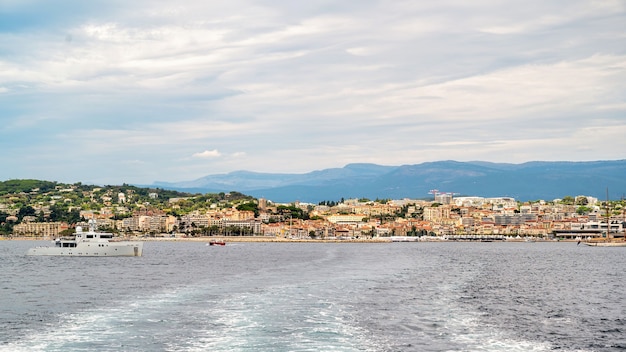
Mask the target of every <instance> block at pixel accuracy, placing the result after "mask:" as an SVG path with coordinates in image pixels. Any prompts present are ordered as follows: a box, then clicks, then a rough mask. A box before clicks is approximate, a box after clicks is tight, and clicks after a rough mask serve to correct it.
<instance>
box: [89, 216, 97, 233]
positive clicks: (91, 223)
mask: <svg viewBox="0 0 626 352" xmlns="http://www.w3.org/2000/svg"><path fill="white" fill-rule="evenodd" d="M89 232H96V220H94V219H89Z"/></svg>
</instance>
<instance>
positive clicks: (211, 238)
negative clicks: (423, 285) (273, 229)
mask: <svg viewBox="0 0 626 352" xmlns="http://www.w3.org/2000/svg"><path fill="white" fill-rule="evenodd" d="M115 239H116V240H118V241H119V240H124V241H126V240H128V241H143V242H207V243H208V242H212V241H218V242H219V241H223V242H227V243H228V242H230V243H237V242H273V243H394V242H438V243H439V242H441V243H454V242H495V243H502V242H514V243H528V242H526V241H525V240H524V239H517V238H511V239H507V240H505V241H478V240H476V241H469V240H468V241H461V240H443V239H442V240H433V239H428V240H424V239H422V240H416V241H392V240H391V238H389V237H376V238H365V239H360V238H359V239H297V238H283V237H272V236H207V237H140V236H130V237H116V238H115ZM3 240H4V241H53V240H54V239H52V238H46V237H30V236H19V237H2V236H0V241H3ZM534 242H577V240H570V239H561V240H558V239H536V240H534Z"/></svg>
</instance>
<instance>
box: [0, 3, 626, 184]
mask: <svg viewBox="0 0 626 352" xmlns="http://www.w3.org/2000/svg"><path fill="white" fill-rule="evenodd" d="M624 158H626V2H624V1H622V0H597V1H578V0H563V1H545V0H524V1H517V0H512V1H498V0H476V1H458V0H441V1H407V0H394V1H382V0H359V1H330V0H311V1H287V0H229V1H188V0H179V1H144V0H135V1H125V0H124V1H113V0H107V1H98V0H92V1H68V0H59V1H50V0H0V180H7V179H13V178H35V179H44V180H50V181H59V182H70V183H72V182H83V183H90V184H92V183H93V184H121V183H143V184H146V183H151V182H153V181H171V182H174V181H183V180H192V179H196V178H199V177H202V176H205V175H209V174H216V173H225V172H230V171H235V170H249V171H258V172H287V173H304V172H309V171H314V170H319V169H324V168H330V167H342V166H344V165H345V164H348V163H355V162H366V163H376V164H382V165H402V164H418V163H422V162H425V161H436V160H458V161H470V160H483V161H493V162H512V163H521V162H526V161H532V160H547V161H553V160H567V161H584V160H600V159H603V160H607V159H624Z"/></svg>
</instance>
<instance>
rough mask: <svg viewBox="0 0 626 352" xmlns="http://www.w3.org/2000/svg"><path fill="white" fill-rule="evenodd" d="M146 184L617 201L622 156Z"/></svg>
mask: <svg viewBox="0 0 626 352" xmlns="http://www.w3.org/2000/svg"><path fill="white" fill-rule="evenodd" d="M151 186H152V187H160V188H165V189H174V190H178V191H185V192H192V193H218V192H230V191H237V192H241V193H245V194H248V195H251V196H254V197H257V198H266V199H270V200H272V201H274V202H280V203H289V202H293V201H300V202H310V203H318V202H320V201H323V200H335V201H336V200H339V199H341V198H346V199H348V198H369V199H377V198H378V199H387V198H391V199H402V198H412V199H428V198H431V199H432V195H430V194H429V191H430V190H432V189H438V190H439V192H454V193H458V195H464V196H482V197H502V196H508V197H514V198H516V199H518V200H522V201H525V200H536V199H545V200H552V199H555V198H562V197H564V196H568V195H569V196H577V195H587V196H593V197H597V198H599V199H604V198H605V197H606V190H607V188H608V189H609V190H610V193H611V194H612V196H611V198H612V199H617V198H620V197H623V196H624V194H626V160H607V161H585V162H569V161H555V162H551V161H532V162H527V163H522V164H510V163H492V162H484V161H471V162H459V161H453V160H446V161H436V162H425V163H421V164H414V165H401V166H383V165H377V164H365V163H359V164H348V165H346V166H344V167H342V168H330V169H323V170H317V171H312V172H309V173H304V174H284V173H276V174H274V173H258V172H251V171H234V172H230V173H226V174H215V175H208V176H205V177H202V178H199V179H197V180H192V181H185V182H177V183H166V182H155V183H154V184H153V185H151Z"/></svg>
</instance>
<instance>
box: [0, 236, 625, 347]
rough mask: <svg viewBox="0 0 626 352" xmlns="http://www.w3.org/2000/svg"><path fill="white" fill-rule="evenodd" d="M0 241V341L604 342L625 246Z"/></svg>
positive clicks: (611, 335)
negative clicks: (125, 252) (36, 249)
mask: <svg viewBox="0 0 626 352" xmlns="http://www.w3.org/2000/svg"><path fill="white" fill-rule="evenodd" d="M41 244H43V242H38V241H18V240H6V241H0V265H1V269H2V270H1V271H0V351H11V352H16V351H17V352H19V351H29V352H32V351H63V352H67V351H345V352H351V351H507V352H514V351H620V350H625V349H626V248H606V247H587V246H584V245H582V244H581V245H577V244H576V243H575V242H536V243H527V242H524V243H511V242H489V243H484V242H449V243H448V242H442V243H437V242H413V243H228V244H227V245H226V246H223V247H221V246H207V243H204V242H182V241H179V242H146V243H145V245H144V251H143V256H142V257H128V258H121V257H118V258H76V257H74V258H70V257H33V256H26V255H24V254H25V252H26V251H27V249H28V248H29V247H31V246H35V245H41Z"/></svg>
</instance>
